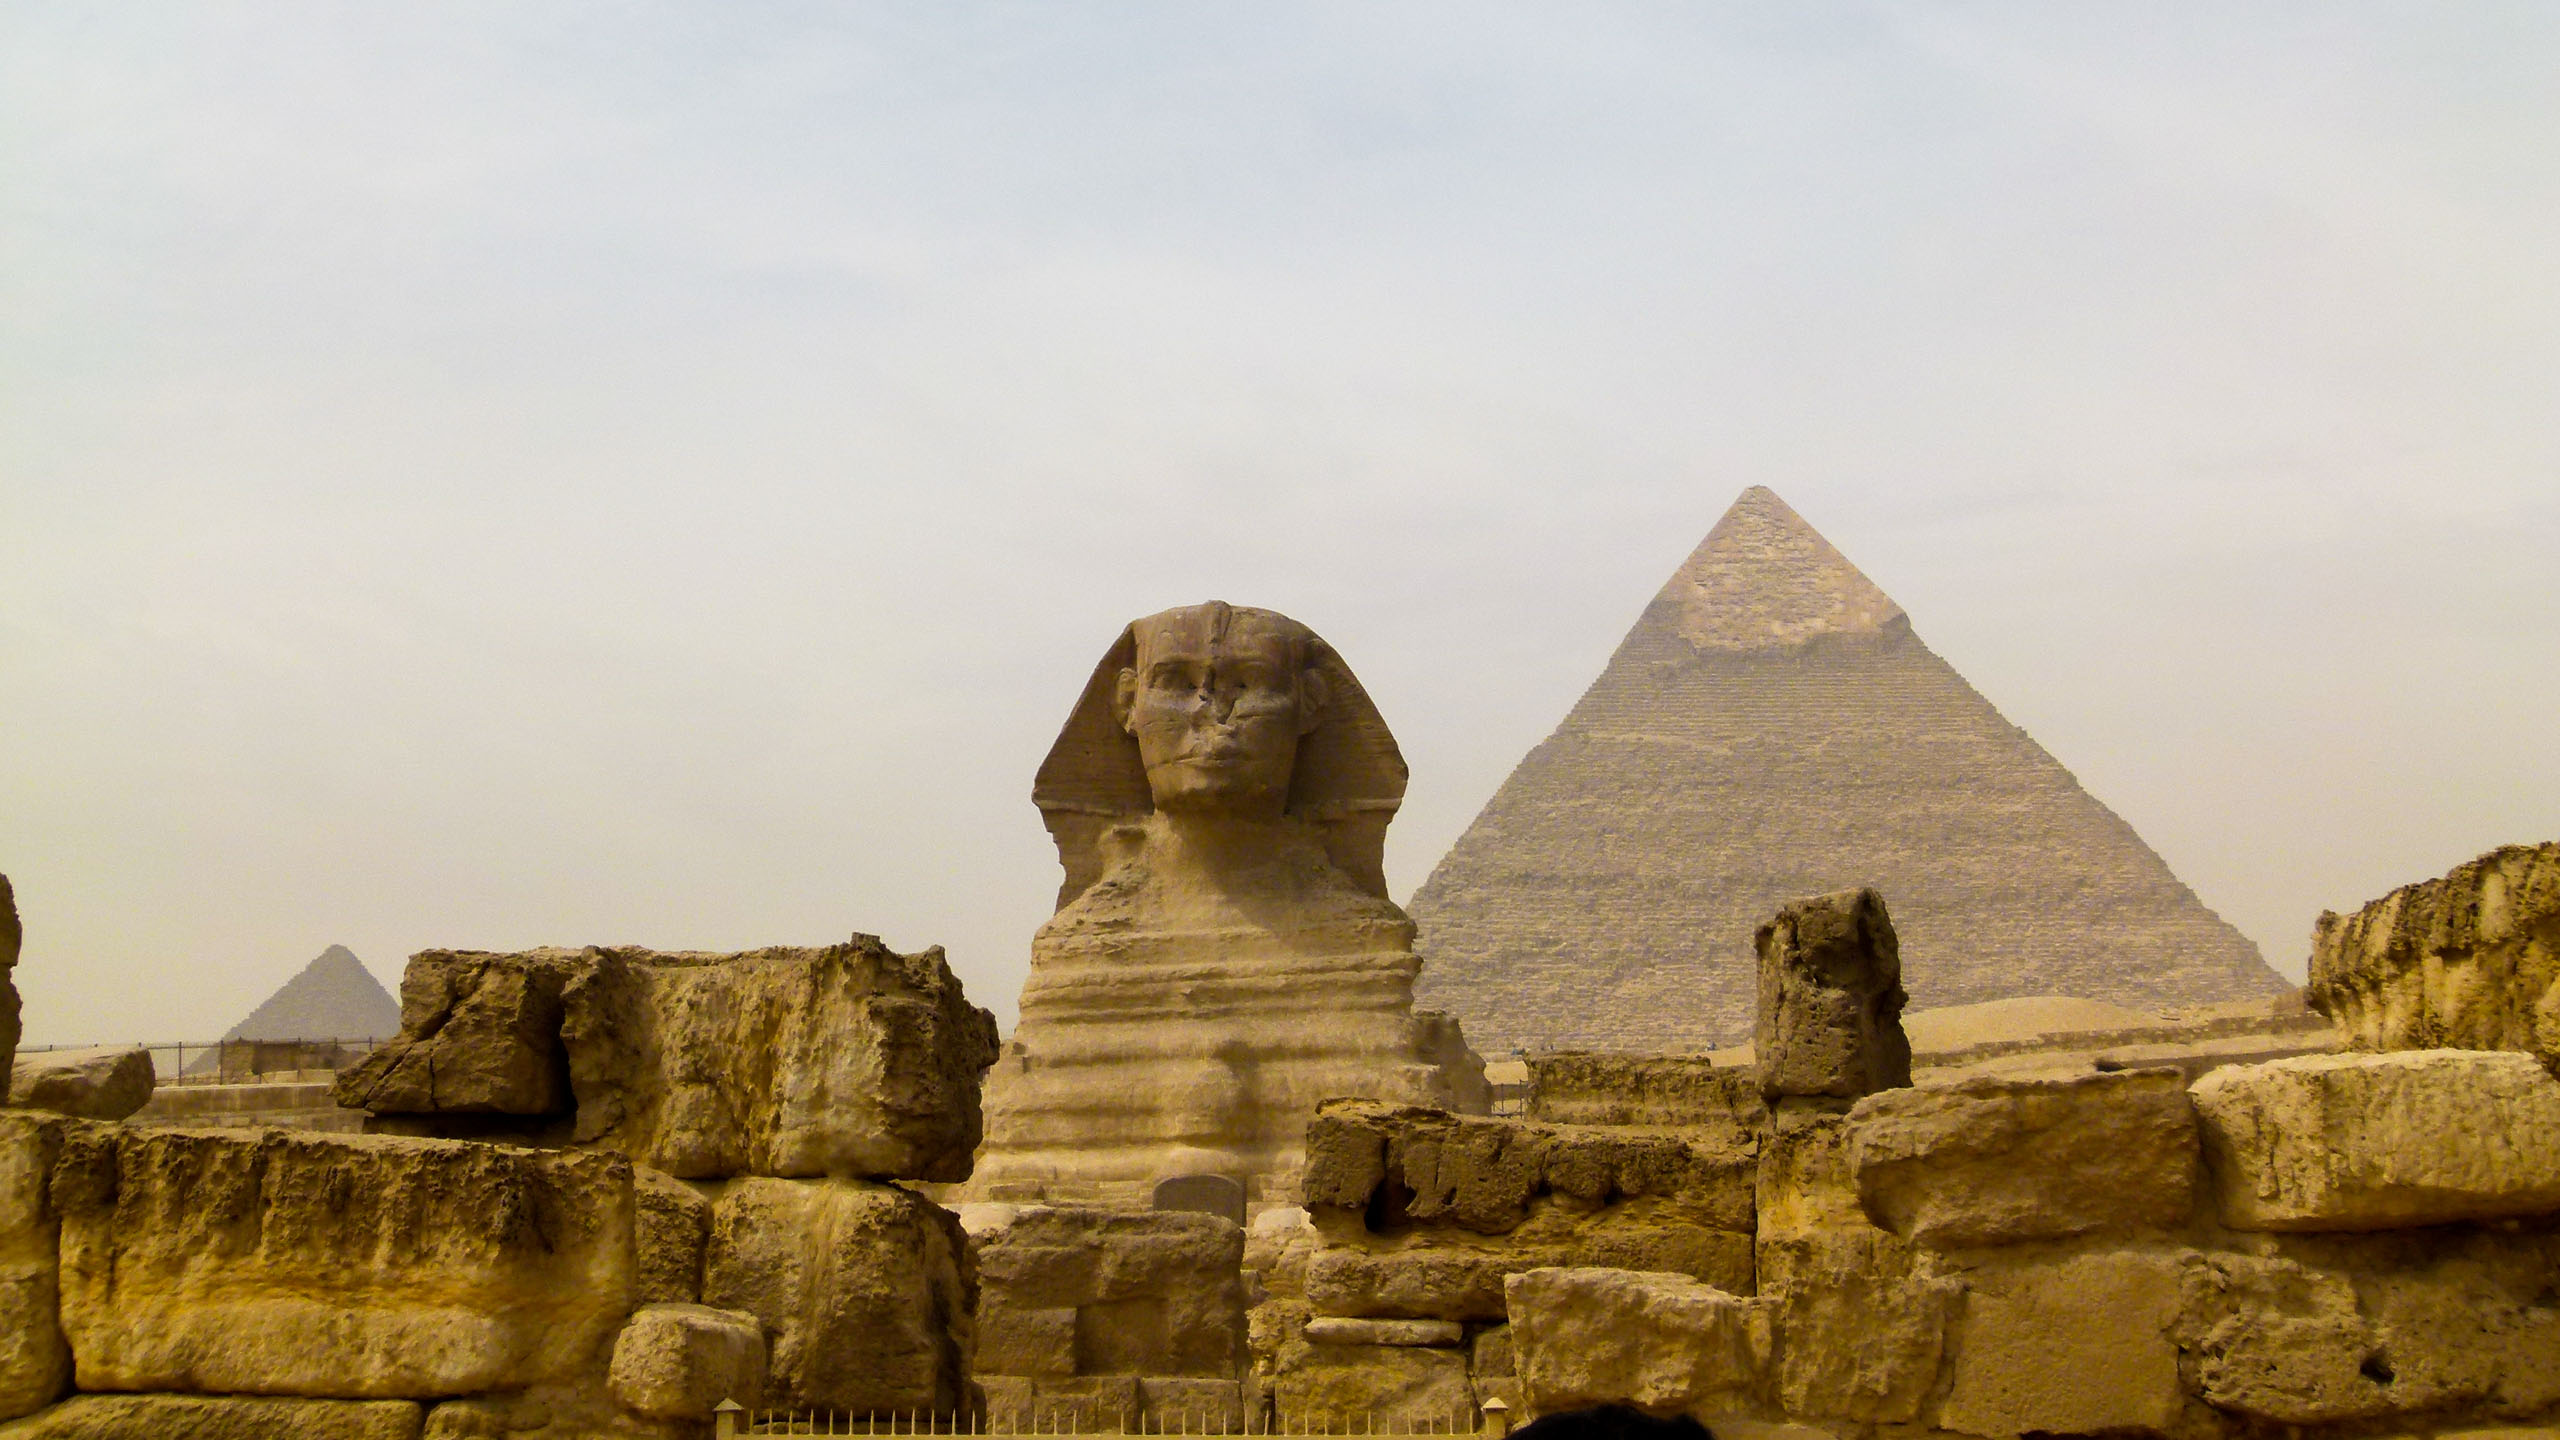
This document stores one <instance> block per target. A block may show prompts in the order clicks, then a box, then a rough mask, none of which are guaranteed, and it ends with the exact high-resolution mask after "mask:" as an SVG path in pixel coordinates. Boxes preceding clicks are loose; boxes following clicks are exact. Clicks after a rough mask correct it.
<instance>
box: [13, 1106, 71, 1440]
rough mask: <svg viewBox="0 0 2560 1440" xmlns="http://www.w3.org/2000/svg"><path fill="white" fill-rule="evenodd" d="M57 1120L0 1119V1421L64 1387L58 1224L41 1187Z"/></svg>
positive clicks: (58, 1140) (67, 1356) (56, 1145)
mask: <svg viewBox="0 0 2560 1440" xmlns="http://www.w3.org/2000/svg"><path fill="white" fill-rule="evenodd" d="M63 1129H64V1125H63V1122H61V1121H59V1120H53V1119H50V1118H47V1117H42V1116H34V1115H5V1114H0V1420H8V1419H11V1418H14V1417H16V1416H19V1415H24V1414H27V1413H29V1412H30V1411H34V1410H40V1409H42V1408H44V1407H45V1406H47V1405H50V1404H52V1403H53V1402H54V1401H55V1400H56V1399H57V1398H59V1397H60V1396H61V1394H62V1392H63V1391H65V1390H67V1389H69V1388H70V1386H71V1348H70V1346H69V1345H68V1344H66V1343H65V1342H64V1340H63V1336H62V1325H61V1322H60V1320H59V1318H58V1316H59V1313H60V1308H61V1304H60V1298H59V1296H60V1274H61V1262H60V1258H59V1253H58V1249H57V1246H58V1235H59V1230H60V1227H59V1225H58V1224H57V1223H56V1221H55V1219H54V1214H53V1206H52V1202H51V1201H50V1199H49V1198H48V1197H47V1194H46V1189H47V1187H48V1185H49V1184H50V1183H51V1181H52V1177H53V1166H54V1158H55V1156H57V1155H58V1154H60V1153H61V1149H62V1132H63Z"/></svg>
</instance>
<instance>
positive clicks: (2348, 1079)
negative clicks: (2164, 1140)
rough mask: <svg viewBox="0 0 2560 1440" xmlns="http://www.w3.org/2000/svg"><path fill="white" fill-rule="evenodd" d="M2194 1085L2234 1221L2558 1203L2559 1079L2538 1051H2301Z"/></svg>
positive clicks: (2393, 1220) (2301, 1222) (2442, 1213)
mask: <svg viewBox="0 0 2560 1440" xmlns="http://www.w3.org/2000/svg"><path fill="white" fill-rule="evenodd" d="M2192 1093H2193V1095H2194V1099H2195V1106H2196V1110H2197V1112H2198V1114H2199V1116H2200V1117H2201V1118H2202V1120H2203V1126H2204V1140H2205V1153H2206V1156H2207V1159H2208V1161H2209V1163H2210V1165H2211V1168H2212V1171H2213V1177H2214V1185H2215V1192H2216V1195H2217V1196H2218V1198H2219V1200H2220V1203H2221V1209H2222V1223H2223V1224H2225V1225H2228V1226H2230V1227H2231V1228H2233V1229H2235V1230H2377V1229H2387V1228H2395V1227H2405V1226H2417V1225H2442V1224H2448V1223H2452V1222H2455V1221H2464V1220H2493V1219H2499V1218H2503V1217H2510V1216H2527V1215H2542V1214H2550V1213H2553V1212H2560V1080H2554V1079H2553V1078H2552V1077H2551V1076H2550V1075H2549V1074H2548V1073H2547V1072H2545V1071H2544V1070H2543V1069H2542V1067H2541V1066H2540V1065H2539V1064H2538V1063H2536V1062H2535V1061H2534V1060H2533V1059H2532V1057H2530V1056H2525V1055H2519V1054H2513V1053H2508V1052H2497V1051H2468V1050H2420V1051H2402V1052H2394V1053H2390V1054H2381V1055H2365V1054H2346V1055H2304V1056H2297V1057H2295V1058H2293V1059H2288V1060H2275V1061H2270V1062H2268V1063H2266V1064H2263V1065H2249V1066H2231V1067H2227V1068H2224V1069H2221V1070H2216V1071H2214V1072H2213V1073H2211V1074H2209V1075H2207V1076H2205V1077H2204V1078H2203V1079H2201V1080H2199V1081H2197V1082H2196V1084H2195V1088H2194V1091H2193V1092H2192Z"/></svg>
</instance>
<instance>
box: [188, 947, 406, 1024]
mask: <svg viewBox="0 0 2560 1440" xmlns="http://www.w3.org/2000/svg"><path fill="white" fill-rule="evenodd" d="M399 1033H400V1003H399V1002H398V1001H396V1000H394V999H392V998H391V992H389V991H387V990H385V989H383V988H382V982H381V981H379V980H376V979H375V978H373V972H372V971H370V970H367V969H366V968H364V962H363V961H360V960H358V959H357V958H356V957H355V952H354V951H352V950H349V949H348V948H347V947H346V946H344V945H332V946H330V947H329V948H328V949H326V950H323V951H321V952H320V954H319V957H318V958H317V959H314V960H313V961H312V962H311V963H310V964H308V965H305V966H303V967H302V973H301V974H299V975H296V976H294V977H293V978H292V979H290V980H287V981H286V982H284V985H283V987H282V988H281V989H279V990H277V991H276V993H274V994H273V995H270V996H268V997H267V998H266V1001H265V1003H263V1004H261V1005H259V1006H258V1008H257V1009H255V1010H252V1011H250V1012H249V1018H247V1019H245V1020H243V1021H241V1022H240V1023H239V1024H237V1025H234V1026H232V1027H231V1033H230V1034H228V1035H225V1036H223V1037H222V1038H223V1039H225V1040H378V1039H385V1038H388V1037H390V1036H393V1035H397V1034H399Z"/></svg>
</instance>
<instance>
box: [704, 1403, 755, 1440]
mask: <svg viewBox="0 0 2560 1440" xmlns="http://www.w3.org/2000/svg"><path fill="white" fill-rule="evenodd" d="M745 1413H746V1407H745V1406H743V1405H740V1404H739V1403H738V1402H737V1401H735V1400H723V1401H721V1402H720V1403H719V1404H717V1405H714V1406H712V1407H711V1434H712V1440H737V1434H738V1417H739V1416H740V1415H743V1414H745Z"/></svg>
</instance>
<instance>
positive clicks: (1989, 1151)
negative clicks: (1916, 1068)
mask: <svg viewBox="0 0 2560 1440" xmlns="http://www.w3.org/2000/svg"><path fill="white" fill-rule="evenodd" d="M1847 1139H1848V1159H1849V1165H1850V1168H1851V1170H1852V1171H1853V1172H1854V1174H1855V1175H1856V1177H1857V1186H1858V1196H1859V1200H1860V1202H1861V1203H1862V1204H1863V1206H1864V1207H1865V1210H1866V1213H1867V1214H1868V1216H1869V1217H1871V1218H1872V1219H1873V1220H1874V1221H1875V1222H1876V1223H1877V1224H1878V1225H1881V1226H1883V1227H1884V1228H1886V1229H1888V1230H1891V1231H1893V1232H1894V1233H1895V1234H1897V1235H1901V1236H1903V1237H1905V1238H1907V1239H1910V1240H1913V1241H1915V1242H1917V1243H1919V1244H1922V1245H1927V1246H1930V1247H1932V1248H1937V1249H1952V1248H1960V1247H1965V1246H1974V1245H2006V1244H2014V1243H2016V1242H2018V1241H2022V1240H2050V1239H2059V1238H2062V1237H2065V1236H2071V1235H2081V1234H2087V1233H2090V1232H2093V1231H2101V1230H2122V1229H2138V1228H2142V1227H2146V1226H2172V1225H2177V1224H2180V1223H2182V1222H2184V1221H2185V1219H2186V1218H2187V1215H2188V1213H2189V1212H2190V1211H2191V1210H2192V1209H2193V1208H2194V1204H2195V1172H2196V1166H2197V1160H2198V1142H2197V1138H2196V1120H2195V1111H2194V1107H2193V1106H2191V1105H2189V1104H2188V1102H2187V1087H2186V1080H2185V1077H2184V1076H2183V1075H2181V1074H2180V1073H2179V1072H2178V1071H2176V1070H2174V1069H2162V1070H2128V1071H2123V1072H2120V1073H2116V1074H2092V1075H2082V1076H2074V1077H2072V1078H2070V1079H2066V1080H2012V1079H2006V1078H2000V1077H1994V1076H1974V1077H1970V1078H1967V1079H1963V1080H1959V1081H1956V1082H1955V1083H1953V1084H1948V1085H1929V1086H1923V1087H1920V1088H1917V1089H1908V1088H1906V1089H1900V1090H1887V1091H1883V1092H1881V1093H1879V1094H1875V1095H1870V1096H1868V1097H1867V1098H1865V1099H1863V1100H1861V1101H1859V1102H1858V1103H1857V1105H1856V1107H1855V1108H1853V1109H1852V1110H1851V1111H1850V1112H1849V1125H1848V1131H1847Z"/></svg>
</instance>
